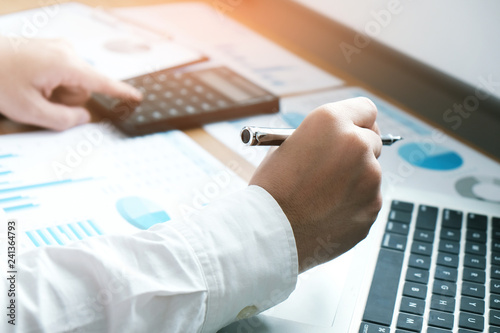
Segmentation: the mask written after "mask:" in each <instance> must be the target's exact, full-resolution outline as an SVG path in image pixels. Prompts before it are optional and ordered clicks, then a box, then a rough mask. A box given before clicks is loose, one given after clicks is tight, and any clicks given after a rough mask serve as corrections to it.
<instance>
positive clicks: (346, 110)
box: [323, 97, 378, 131]
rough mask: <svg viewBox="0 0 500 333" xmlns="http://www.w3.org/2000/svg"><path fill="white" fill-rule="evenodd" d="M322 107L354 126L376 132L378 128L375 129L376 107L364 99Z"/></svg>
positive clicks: (358, 98) (354, 99)
mask: <svg viewBox="0 0 500 333" xmlns="http://www.w3.org/2000/svg"><path fill="white" fill-rule="evenodd" d="M323 107H326V108H327V109H328V110H330V111H331V112H333V113H334V114H336V115H339V116H342V117H347V118H348V119H350V120H351V121H352V122H353V123H354V125H356V126H359V127H363V128H368V129H371V130H374V131H377V130H378V127H375V120H376V118H377V107H376V106H375V104H374V103H373V102H372V101H371V100H370V99H368V98H366V97H356V98H350V99H346V100H343V101H340V102H335V103H330V104H326V105H324V106H323Z"/></svg>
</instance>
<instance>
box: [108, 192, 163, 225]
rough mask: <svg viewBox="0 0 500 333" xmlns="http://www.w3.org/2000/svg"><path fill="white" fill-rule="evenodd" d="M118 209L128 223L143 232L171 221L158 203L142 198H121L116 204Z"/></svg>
mask: <svg viewBox="0 0 500 333" xmlns="http://www.w3.org/2000/svg"><path fill="white" fill-rule="evenodd" d="M116 209H117V210H118V213H120V215H121V216H122V217H123V218H124V219H125V220H126V221H127V222H128V223H130V224H131V225H133V226H134V227H136V228H139V229H142V230H146V229H149V228H151V227H152V226H153V225H155V224H158V223H163V222H166V221H168V220H170V216H169V215H168V214H167V213H166V212H165V211H164V210H163V209H162V208H161V207H160V206H159V205H158V204H157V203H155V202H153V201H151V200H149V199H146V198H142V197H135V196H130V197H125V198H121V199H119V200H118V201H117V202H116Z"/></svg>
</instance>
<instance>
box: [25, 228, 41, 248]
mask: <svg viewBox="0 0 500 333" xmlns="http://www.w3.org/2000/svg"><path fill="white" fill-rule="evenodd" d="M26 235H28V237H29V239H30V240H31V241H32V242H33V244H35V246H36V247H39V246H40V243H39V242H38V240H37V239H36V237H35V236H34V235H33V232H31V231H26Z"/></svg>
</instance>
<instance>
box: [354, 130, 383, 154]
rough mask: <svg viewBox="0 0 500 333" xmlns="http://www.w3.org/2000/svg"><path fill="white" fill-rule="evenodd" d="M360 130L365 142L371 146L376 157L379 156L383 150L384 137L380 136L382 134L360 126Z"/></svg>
mask: <svg viewBox="0 0 500 333" xmlns="http://www.w3.org/2000/svg"><path fill="white" fill-rule="evenodd" d="M359 132H360V134H361V135H362V137H363V139H364V140H365V142H366V143H367V144H368V145H369V146H370V148H371V150H372V151H373V154H374V155H375V157H376V158H379V156H380V153H381V152H382V139H381V138H380V134H378V133H376V132H375V131H373V130H371V129H367V128H360V129H359Z"/></svg>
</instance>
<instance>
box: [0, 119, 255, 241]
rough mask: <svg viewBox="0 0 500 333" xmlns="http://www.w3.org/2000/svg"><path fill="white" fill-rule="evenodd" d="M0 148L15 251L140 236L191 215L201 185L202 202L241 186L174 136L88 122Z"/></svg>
mask: <svg viewBox="0 0 500 333" xmlns="http://www.w3.org/2000/svg"><path fill="white" fill-rule="evenodd" d="M0 147H1V148H0V209H2V210H3V211H4V212H5V213H6V214H7V216H8V217H9V218H15V219H16V220H18V221H19V225H20V226H21V229H22V234H21V236H20V237H21V245H22V247H23V248H22V250H27V249H29V248H34V247H41V246H63V245H67V244H69V243H71V242H74V241H78V240H82V239H85V238H89V237H97V236H100V235H106V234H123V233H125V234H130V233H134V232H137V231H139V230H146V229H148V228H150V227H151V226H153V225H155V224H157V223H166V222H168V221H169V220H170V219H172V218H177V217H181V216H182V214H183V209H184V208H186V209H188V210H189V209H196V208H197V207H195V205H194V203H193V199H192V198H193V197H194V196H195V195H199V193H204V191H205V188H206V187H207V186H208V187H210V189H213V188H214V184H216V185H217V187H216V188H217V191H216V195H215V196H212V195H211V196H210V197H209V198H208V197H207V198H206V200H207V202H206V203H209V201H210V200H212V199H214V198H215V197H218V196H222V195H224V194H227V193H229V192H231V191H234V190H236V189H239V188H242V187H244V186H245V183H244V182H243V181H242V180H241V179H240V178H239V177H237V176H236V175H235V174H233V173H232V172H230V171H229V170H227V169H226V168H225V167H224V166H223V165H222V164H221V163H220V162H218V161H217V160H216V159H215V158H213V157H212V156H211V155H209V154H208V153H207V152H206V151H204V150H203V149H202V148H200V147H199V146H198V145H197V144H195V143H194V142H193V141H191V139H189V138H188V137H187V136H185V135H184V134H183V133H182V132H177V131H171V132H167V133H159V134H154V135H150V136H144V137H139V138H125V137H122V136H121V134H118V133H116V132H114V131H113V130H110V129H109V128H106V127H103V126H101V125H97V124H91V125H85V126H80V127H78V128H75V129H72V130H69V131H66V132H63V133H50V132H39V133H27V134H16V135H5V136H2V137H0ZM221 174H223V175H224V176H225V178H224V179H226V180H227V181H225V182H224V183H221V182H216V179H219V178H221ZM212 192H213V191H212ZM212 192H211V194H213V193H212Z"/></svg>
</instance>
